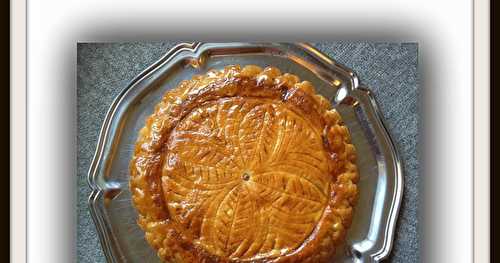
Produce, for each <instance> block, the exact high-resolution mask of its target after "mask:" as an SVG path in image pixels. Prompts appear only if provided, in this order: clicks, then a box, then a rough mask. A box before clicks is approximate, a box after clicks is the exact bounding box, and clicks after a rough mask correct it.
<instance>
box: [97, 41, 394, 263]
mask: <svg viewBox="0 0 500 263" xmlns="http://www.w3.org/2000/svg"><path fill="white" fill-rule="evenodd" d="M230 64H240V65H245V64H256V65H260V66H262V67H265V66H269V65H272V66H276V67H278V68H279V69H280V70H281V71H282V72H289V73H293V74H295V75H297V76H299V77H300V78H301V79H303V80H309V81H311V82H312V83H313V84H314V86H315V87H316V90H317V91H318V92H319V93H321V94H322V95H323V96H325V97H326V98H330V99H331V101H332V103H333V105H334V106H335V107H336V108H337V110H338V111H339V112H340V114H341V115H342V117H343V119H344V122H345V123H346V125H347V126H348V127H349V129H350V132H351V137H352V142H353V144H354V145H355V146H356V149H357V152H358V160H357V165H358V167H359V171H360V181H359V189H360V199H359V202H358V205H357V206H356V208H355V212H354V217H353V223H352V226H351V228H350V229H349V231H348V234H347V240H346V243H345V245H344V247H342V248H341V249H340V250H339V251H338V252H337V256H336V259H335V262H379V261H380V260H382V259H384V258H386V257H387V256H388V255H389V253H390V251H391V248H392V243H393V237H394V230H395V224H396V218H397V216H398V211H399V207H400V203H401V198H402V194H403V172H402V164H401V160H400V158H399V156H398V153H397V152H396V149H395V147H394V145H393V143H392V141H391V138H390V136H389V133H388V131H387V129H386V127H385V125H384V121H383V117H382V114H381V113H380V111H379V108H378V106H377V103H376V102H375V99H374V97H373V96H372V94H371V92H370V91H369V90H368V89H367V88H366V87H362V86H361V85H360V83H359V80H358V77H357V76H356V75H355V74H354V73H353V71H352V70H350V69H348V68H346V67H344V66H342V65H340V64H338V63H336V62H335V61H334V60H332V59H331V58H329V57H327V56H326V55H324V54H322V53H321V52H320V51H318V50H316V49H315V48H313V47H311V46H310V45H307V44H285V43H283V44H281V43H192V44H180V45H177V46H176V47H174V48H172V49H171V50H170V51H169V52H168V53H167V54H165V55H164V56H163V57H162V58H161V59H160V60H158V61H157V62H156V63H154V64H153V65H151V66H150V67H149V68H147V69H146V70H144V71H143V72H142V73H141V74H140V75H139V76H137V77H136V78H135V79H134V80H133V81H132V82H131V83H130V84H129V85H128V86H127V87H126V88H125V89H124V90H123V91H122V92H121V93H120V94H119V95H118V97H117V98H116V99H115V100H114V102H113V104H112V105H111V107H110V109H109V111H108V113H107V116H106V119H105V121H104V124H103V126H102V128H101V133H100V137H99V140H98V143H97V150H96V153H95V155H94V159H93V161H92V164H91V167H90V170H89V174H88V183H89V185H90V187H91V188H92V193H91V195H90V197H89V205H90V211H91V215H92V218H93V220H94V222H95V224H96V227H97V232H98V234H99V238H100V240H101V244H102V247H103V250H104V254H105V256H106V258H107V260H108V262H159V259H158V258H157V256H156V253H155V251H153V249H152V248H151V247H150V246H149V245H148V244H147V242H146V241H145V239H144V232H143V231H142V230H141V229H140V228H139V227H138V225H137V224H136V219H137V212H136V210H135V209H134V207H133V206H132V202H131V194H130V191H129V188H128V179H129V172H128V167H129V160H130V159H131V156H132V153H133V148H134V143H135V140H136V135H137V133H138V131H139V129H140V128H141V127H143V125H144V121H145V118H146V117H147V116H148V115H150V114H151V113H152V112H153V107H154V106H155V105H156V104H157V103H158V102H159V100H160V99H161V97H162V95H163V94H164V93H165V91H167V90H169V89H171V88H173V87H175V86H177V84H178V83H179V82H180V81H181V80H184V79H190V78H191V76H193V75H194V74H201V73H204V72H206V71H207V70H208V69H210V68H222V67H223V66H225V65H230Z"/></svg>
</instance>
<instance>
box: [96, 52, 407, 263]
mask: <svg viewBox="0 0 500 263" xmlns="http://www.w3.org/2000/svg"><path fill="white" fill-rule="evenodd" d="M219 44H220V43H219ZM226 44H229V45H230V46H232V45H234V47H236V46H237V45H240V46H241V45H245V44H250V43H226ZM259 44H265V43H259ZM269 44H270V45H272V44H271V43H269ZM203 45H209V46H210V45H211V44H209V43H202V42H193V43H181V44H178V45H176V46H174V47H173V48H172V49H170V50H169V51H168V52H167V53H166V54H165V55H164V56H162V57H161V58H160V59H159V60H157V61H156V62H154V63H153V64H152V65H151V66H149V67H148V68H146V69H145V70H143V71H142V72H141V73H140V74H139V75H137V76H136V77H135V78H134V79H133V80H132V81H131V82H130V83H129V84H128V85H127V87H126V88H124V89H123V90H122V91H121V92H120V93H119V94H118V95H117V97H116V98H115V99H114V101H113V103H112V104H111V106H110V108H109V110H108V112H107V113H106V117H105V119H104V122H103V125H102V127H101V130H100V132H99V138H98V141H97V145H96V152H95V154H94V157H93V159H92V162H91V165H90V168H89V172H88V175H87V183H88V185H89V187H90V188H91V189H92V192H91V194H90V196H89V198H88V205H89V208H90V214H91V216H92V219H93V221H94V223H95V225H96V229H97V233H98V236H99V239H100V242H101V245H102V247H103V252H104V255H105V257H106V259H107V261H108V262H115V257H114V255H113V253H112V247H111V246H112V242H113V241H112V240H110V238H109V236H108V234H107V232H106V231H107V230H106V223H105V222H104V218H103V215H102V214H101V213H100V212H99V207H98V206H97V204H96V201H98V200H100V199H101V198H102V194H103V192H104V189H103V188H102V187H101V186H100V185H99V184H98V182H97V181H96V178H97V176H98V173H99V169H98V167H99V165H100V164H101V162H102V161H103V160H102V156H103V151H104V145H105V142H106V141H107V140H108V137H109V129H110V126H111V122H112V121H113V118H114V113H115V110H116V108H117V107H118V106H119V104H120V102H121V99H122V98H123V97H124V96H125V95H126V94H127V92H128V91H129V90H130V89H131V88H132V87H133V86H134V85H135V84H136V83H138V82H140V81H141V80H142V79H143V78H145V77H147V76H148V75H149V74H150V73H151V72H153V71H154V70H155V69H157V68H158V67H160V66H161V65H163V64H165V63H166V62H168V61H169V60H170V59H172V58H173V57H175V56H176V55H177V54H178V53H181V52H183V51H188V52H190V54H192V55H193V56H195V57H196V58H199V57H198V56H199V55H200V54H198V51H200V49H201V48H202V47H203ZM213 45H214V46H216V45H218V44H217V43H214V44H213ZM287 45H292V46H295V47H298V48H300V49H302V51H304V52H305V53H307V54H308V55H311V56H313V57H314V58H315V59H317V60H318V61H319V62H321V63H323V65H324V66H326V67H336V68H337V69H341V70H343V71H345V72H346V73H348V74H349V75H350V80H351V89H357V90H358V91H361V92H363V93H364V95H365V96H367V97H368V99H369V101H370V104H371V105H369V106H370V107H369V109H370V110H371V111H372V112H373V113H374V114H375V116H376V117H377V119H376V121H377V125H378V126H379V127H378V128H379V129H382V134H383V138H382V139H384V140H385V142H386V144H387V145H388V146H389V148H390V151H391V153H392V155H393V158H394V162H393V163H392V165H394V168H395V189H394V193H393V196H392V198H391V207H390V211H389V216H388V218H387V220H386V221H387V222H386V227H385V233H384V234H385V235H384V243H383V246H382V247H381V248H380V249H379V250H378V251H375V252H373V253H372V254H369V255H365V256H368V259H369V260H370V261H372V262H379V261H381V260H383V259H385V258H387V256H388V255H389V253H390V251H391V249H392V246H393V241H394V232H395V226H396V221H397V217H398V214H399V209H400V206H401V200H402V196H403V169H402V162H401V158H400V156H399V154H398V151H397V150H396V147H395V146H394V143H393V140H392V138H391V136H390V134H389V132H388V129H387V126H386V124H385V121H384V118H383V116H382V114H381V112H380V110H379V108H378V105H377V102H376V100H375V97H374V96H373V94H372V92H371V91H370V90H369V89H368V88H367V87H365V86H363V85H360V84H359V79H358V77H357V75H356V74H355V73H354V72H353V71H352V70H351V69H349V68H347V67H345V66H343V65H341V64H338V63H337V62H335V61H334V60H333V59H331V58H330V57H328V56H327V55H325V54H323V53H322V52H321V51H319V50H317V49H316V48H314V47H313V46H311V45H309V44H307V43H298V44H287ZM212 48H213V46H212ZM208 49H210V47H209V48H208ZM353 259H354V261H355V262H359V261H361V260H360V258H356V257H354V258H353Z"/></svg>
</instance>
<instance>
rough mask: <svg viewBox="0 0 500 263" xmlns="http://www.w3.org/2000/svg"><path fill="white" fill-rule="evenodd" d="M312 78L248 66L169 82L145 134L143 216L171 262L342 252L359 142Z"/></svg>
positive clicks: (138, 169) (136, 175)
mask: <svg viewBox="0 0 500 263" xmlns="http://www.w3.org/2000/svg"><path fill="white" fill-rule="evenodd" d="M340 122H341V120H340V116H339V115H338V114H337V113H336V112H335V110H329V103H328V102H327V101H326V103H325V100H324V99H323V98H322V97H321V96H319V95H315V94H314V89H313V88H312V86H311V85H310V84H309V83H307V82H302V83H299V82H298V79H297V78H296V77H295V76H293V75H290V74H285V75H281V74H279V71H277V69H275V68H267V69H265V70H261V69H259V68H257V67H255V66H247V67H245V68H244V69H243V70H241V69H240V68H239V67H238V66H233V67H228V68H226V69H225V70H222V71H211V72H209V73H207V74H206V75H205V76H195V78H193V80H192V81H185V82H182V83H181V84H180V85H179V87H178V88H176V89H174V90H172V91H170V92H168V93H167V94H166V95H165V97H164V98H163V100H162V101H161V102H160V103H159V104H158V106H157V107H156V109H155V113H154V114H153V115H151V117H150V118H148V120H147V122H146V126H145V127H144V128H143V129H142V130H141V132H140V133H139V138H138V142H137V147H136V150H135V153H134V158H133V159H132V161H131V183H130V187H131V190H132V194H133V201H134V205H135V206H136V208H137V209H138V212H139V214H140V216H139V221H138V222H139V225H140V226H141V227H142V228H143V229H144V230H145V232H146V239H147V240H148V242H149V243H150V244H151V245H152V246H153V247H154V248H155V249H157V250H158V254H159V256H160V258H161V259H163V260H165V261H171V262H200V261H201V262H211V261H228V260H230V261H266V262H267V261H287V262H297V261H300V262H303V261H309V262H318V261H325V260H328V259H329V258H331V256H332V255H333V252H334V247H335V245H336V244H337V243H338V242H340V241H341V240H342V238H343V236H344V233H345V228H347V227H348V226H349V224H350V219H351V214H352V205H353V204H354V202H355V201H356V198H357V187H356V185H355V183H356V182H357V169H356V167H355V165H354V164H353V161H354V158H355V154H354V147H353V146H352V145H351V144H350V143H349V135H348V132H347V129H345V127H344V126H342V125H341V123H340Z"/></svg>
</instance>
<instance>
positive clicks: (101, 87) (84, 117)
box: [77, 42, 420, 263]
mask: <svg viewBox="0 0 500 263" xmlns="http://www.w3.org/2000/svg"><path fill="white" fill-rule="evenodd" d="M175 44H176V43H174V42H163V43H120V44H96V43H92V44H79V45H78V59H77V64H78V65H77V66H78V68H77V85H78V174H77V176H78V207H77V209H78V210H77V214H78V226H77V260H78V262H91V263H96V262H105V258H104V255H103V252H102V250H101V246H100V243H99V239H98V236H97V234H96V230H95V226H94V224H93V222H92V219H91V217H90V214H89V210H88V206H87V198H88V196H89V194H90V189H89V187H88V185H87V180H86V177H87V172H88V168H89V166H90V162H91V160H92V157H93V155H94V152H95V147H96V143H97V138H98V134H99V130H100V128H101V125H102V122H103V120H104V117H105V115H106V111H107V110H108V108H109V106H110V105H111V102H112V101H113V99H114V98H115V97H116V96H117V94H118V93H119V92H120V91H121V90H122V89H123V88H124V87H126V85H127V84H128V83H129V81H130V80H132V79H133V78H134V77H135V76H136V75H137V74H139V73H140V72H141V71H142V70H143V69H145V68H146V67H147V66H149V65H150V64H152V63H153V62H154V61H156V60H157V59H158V58H159V57H160V56H161V55H163V54H164V53H165V52H166V51H168V50H169V49H170V48H171V47H173V46H174V45H175ZM314 46H316V47H317V48H318V49H319V50H321V51H323V52H324V53H326V54H327V55H329V56H330V57H332V58H334V59H335V60H336V61H338V62H339V63H342V64H344V65H346V66H348V67H349V68H352V69H353V70H354V71H355V72H356V73H357V74H358V76H359V78H360V80H361V82H362V83H363V84H365V85H367V86H368V87H370V89H371V90H373V91H374V94H375V97H376V99H377V102H378V103H379V105H380V108H381V111H382V112H383V115H384V117H385V119H386V121H387V125H388V129H389V131H390V132H391V135H392V137H393V139H394V141H395V143H396V147H397V148H398V150H399V152H400V154H401V157H402V159H403V161H404V171H405V186H404V188H405V189H404V196H403V204H402V207H401V211H400V217H399V219H398V222H397V229H396V236H395V243H394V248H393V251H392V253H391V256H390V257H389V260H388V261H390V262H419V258H420V257H419V252H420V248H419V236H418V228H417V226H418V217H417V209H418V204H419V199H418V198H419V196H418V189H419V187H418V184H419V177H418V170H419V161H418V153H417V141H418V119H419V116H418V99H419V89H418V71H417V61H418V46H417V44H414V43H362V42H333V43H331V42H328V43H315V44H314Z"/></svg>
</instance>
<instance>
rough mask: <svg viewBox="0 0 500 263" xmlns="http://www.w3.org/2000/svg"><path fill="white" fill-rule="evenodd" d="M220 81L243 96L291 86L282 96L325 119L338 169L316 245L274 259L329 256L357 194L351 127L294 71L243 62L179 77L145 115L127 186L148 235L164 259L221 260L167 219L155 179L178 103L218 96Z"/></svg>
mask: <svg viewBox="0 0 500 263" xmlns="http://www.w3.org/2000/svg"><path fill="white" fill-rule="evenodd" d="M241 80H246V81H247V82H248V83H253V86H254V87H251V89H249V90H246V91H243V90H239V89H240V86H238V83H239V81H241ZM221 87H223V88H227V89H229V91H228V90H226V91H224V92H234V93H235V94H240V93H243V96H245V92H252V93H253V94H254V93H255V92H257V93H258V94H260V93H259V92H262V93H263V95H269V94H271V93H272V92H282V91H283V90H284V89H286V90H295V91H297V92H298V93H297V94H299V95H298V96H297V97H292V98H285V99H290V100H293V99H295V100H297V101H296V103H297V105H299V107H298V108H300V109H301V110H303V111H304V112H303V113H305V114H307V113H310V114H312V115H315V114H316V115H317V116H318V118H314V117H313V121H315V122H318V123H320V124H323V127H324V131H323V134H324V139H325V141H326V143H325V145H326V146H325V147H328V151H329V152H331V153H334V154H335V155H336V157H335V158H336V159H335V160H336V165H335V167H337V170H336V171H335V174H334V175H333V176H335V177H336V181H335V182H334V183H333V185H332V196H331V200H330V202H329V206H328V208H327V209H326V210H325V213H324V215H323V218H322V219H321V223H322V224H321V227H318V235H317V237H319V238H317V240H315V242H316V243H315V245H314V246H309V247H304V248H303V249H301V250H298V251H295V252H294V253H291V254H289V255H283V256H280V257H278V258H275V259H273V261H286V262H289V261H292V262H293V261H301V262H305V261H309V262H320V261H326V260H328V259H330V258H331V257H332V255H333V251H334V248H335V247H336V246H337V245H338V244H339V243H340V242H342V241H343V239H344V237H345V232H346V230H347V228H348V227H349V226H350V224H351V219H352V208H353V206H354V205H355V203H356V200H357V198H358V189H357V185H356V183H357V182H358V180H359V176H358V171H357V167H356V165H355V160H356V153H355V148H354V146H353V145H352V144H351V143H350V136H349V131H348V129H347V127H346V126H345V125H343V123H342V120H341V117H340V115H339V114H338V113H337V112H336V110H334V109H330V108H331V105H330V103H329V102H328V101H327V100H326V99H324V98H323V97H322V96H321V95H317V94H316V93H315V91H314V87H313V86H312V85H311V84H310V83H309V82H307V81H303V82H300V80H299V79H298V77H296V76H294V75H291V74H288V73H285V74H281V72H280V71H279V70H278V69H276V68H273V67H268V68H266V69H261V68H259V67H257V66H252V65H250V66H246V67H244V68H240V67H239V66H228V67H226V68H224V70H221V71H216V70H213V71H209V72H208V73H207V74H205V75H202V76H194V77H193V79H191V80H187V81H183V82H181V83H180V84H179V86H178V87H176V88H175V89H173V90H170V91H168V92H167V93H166V94H165V95H164V97H163V99H162V100H161V102H160V103H159V104H158V105H157V106H156V107H155V111H154V113H153V114H152V115H151V116H150V117H149V118H148V119H147V120H146V125H145V127H144V128H143V129H141V131H140V133H139V137H138V139H137V143H136V147H135V153H134V157H133V158H132V160H131V163H130V174H131V179H130V190H131V192H132V196H133V203H134V205H135V207H136V208H137V210H138V212H139V220H138V223H139V225H140V226H141V228H142V229H143V230H144V231H145V232H146V239H147V241H148V242H149V243H150V244H151V245H152V246H153V248H155V249H156V250H157V251H158V255H159V256H160V258H161V259H162V260H164V261H173V262H198V261H225V259H223V258H217V257H214V256H213V255H208V254H206V253H205V252H204V251H201V250H200V249H198V248H196V247H195V246H194V245H193V244H190V241H189V240H188V239H186V240H184V239H185V237H183V236H182V229H179V228H178V227H176V226H175V224H173V223H171V222H170V220H168V219H169V215H168V213H167V211H165V209H164V200H163V195H162V189H161V184H160V183H159V180H161V178H160V177H161V172H160V170H161V166H162V163H163V160H162V158H161V155H162V151H163V150H164V148H163V144H164V143H165V139H166V138H167V137H168V134H169V132H170V131H171V130H172V129H173V127H175V124H176V117H177V118H178V117H179V116H180V115H182V114H183V113H184V114H185V112H186V110H184V111H183V109H182V105H184V104H186V105H188V104H189V103H185V102H188V101H189V100H193V101H196V98H199V97H200V96H201V95H203V96H207V95H209V96H213V97H217V95H218V94H217V92H215V93H210V89H213V90H216V89H217V88H219V89H220V88H221ZM264 91H266V92H267V91H272V92H268V93H266V92H264ZM287 94H288V93H287ZM240 95H241V94H240ZM307 97H310V98H314V99H313V101H307V99H304V98H307ZM304 101H306V102H304ZM191 110H192V109H191ZM313 113H314V114H313Z"/></svg>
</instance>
